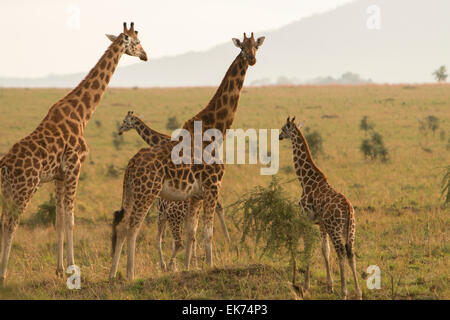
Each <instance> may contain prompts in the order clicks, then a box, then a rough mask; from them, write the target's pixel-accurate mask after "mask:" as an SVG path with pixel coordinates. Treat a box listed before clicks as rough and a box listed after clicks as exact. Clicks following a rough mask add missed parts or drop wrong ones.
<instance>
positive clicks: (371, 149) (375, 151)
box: [360, 132, 388, 162]
mask: <svg viewBox="0 0 450 320" xmlns="http://www.w3.org/2000/svg"><path fill="white" fill-rule="evenodd" d="M360 150H361V152H362V153H363V155H364V158H370V159H371V160H376V159H381V161H383V162H386V161H387V160H388V150H387V149H386V147H385V146H384V141H383V137H382V136H381V134H379V133H378V132H372V136H371V137H370V139H363V141H362V143H361V146H360Z"/></svg>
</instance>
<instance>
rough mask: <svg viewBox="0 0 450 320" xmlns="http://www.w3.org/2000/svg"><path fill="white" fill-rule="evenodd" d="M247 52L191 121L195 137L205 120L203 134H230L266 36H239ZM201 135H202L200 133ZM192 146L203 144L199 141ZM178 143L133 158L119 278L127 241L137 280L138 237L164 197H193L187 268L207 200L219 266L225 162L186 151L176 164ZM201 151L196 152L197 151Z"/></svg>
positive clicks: (208, 246)
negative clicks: (218, 217) (217, 232)
mask: <svg viewBox="0 0 450 320" xmlns="http://www.w3.org/2000/svg"><path fill="white" fill-rule="evenodd" d="M233 42H234V44H235V46H236V47H238V48H239V49H240V50H241V51H240V53H239V54H238V56H237V57H236V58H235V59H234V61H233V62H232V64H231V66H230V67H229V68H228V71H227V72H226V74H225V77H224V78H223V80H222V82H221V84H220V86H219V88H218V89H217V91H216V93H215V94H214V96H213V98H212V99H211V101H210V102H209V103H208V105H207V106H206V107H205V108H204V109H203V110H201V111H200V112H199V113H197V115H195V116H194V117H193V118H191V119H189V120H188V121H186V122H185V124H184V126H183V128H184V129H186V130H187V131H188V132H189V133H190V136H191V137H194V122H196V121H200V122H201V124H202V132H201V134H202V136H203V133H204V132H205V131H207V130H209V129H217V130H218V131H219V132H220V133H221V134H222V136H225V131H226V129H228V128H230V127H231V124H232V123H233V120H234V117H235V115H236V111H237V106H238V102H239V97H240V95H241V90H242V86H243V83H244V79H245V74H246V72H247V69H248V67H249V65H250V66H253V65H254V64H255V63H256V58H255V55H256V51H257V49H258V48H259V47H260V46H261V45H262V44H263V42H264V37H260V38H258V39H257V40H255V38H254V36H253V33H252V34H251V36H250V37H248V38H247V37H246V35H245V33H244V40H243V41H240V40H239V39H233ZM196 134H198V133H196ZM194 140H195V138H194V139H192V150H195V149H198V148H202V146H196V145H194ZM176 144H177V142H173V141H172V143H167V144H164V145H162V146H160V147H155V148H144V149H141V150H139V151H138V153H137V154H136V155H134V156H133V158H131V160H130V161H129V162H128V166H127V169H126V170H125V175H124V182H123V196H122V210H121V211H120V212H121V216H120V217H116V218H117V219H116V221H115V222H116V225H115V229H114V232H115V233H116V235H117V238H116V244H115V249H114V257H113V263H112V266H111V270H110V274H109V277H110V278H114V277H115V276H116V273H117V268H118V265H119V258H120V253H121V251H122V246H123V243H124V241H125V238H126V239H127V277H128V279H129V280H132V279H133V278H134V254H135V245H136V236H137V233H138V231H139V228H140V226H141V223H142V221H143V220H144V217H145V215H146V214H147V212H148V210H149V208H150V206H151V205H152V204H153V202H154V201H155V199H156V198H157V197H158V196H159V197H161V198H163V199H166V200H177V201H179V200H188V199H189V202H190V203H189V213H188V216H187V219H186V239H187V241H186V257H185V267H186V268H187V269H188V268H189V264H190V259H191V253H192V245H193V243H194V241H195V234H196V230H197V226H198V212H199V210H198V208H199V207H200V205H201V204H202V202H203V211H204V214H203V217H204V238H205V251H206V260H207V263H208V265H209V266H212V265H213V259H212V243H211V241H212V236H213V226H214V211H215V208H216V204H217V198H218V196H219V192H220V187H221V184H222V178H223V174H224V172H225V167H224V165H223V164H208V163H206V162H205V161H204V160H202V163H200V164H194V162H195V161H194V156H193V155H192V154H191V155H184V156H186V157H187V158H189V159H190V161H188V162H189V163H180V164H175V163H174V162H173V161H172V158H171V155H172V148H173V147H174V146H175V145H176ZM193 153H194V154H195V151H194V152H193Z"/></svg>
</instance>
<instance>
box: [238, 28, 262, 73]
mask: <svg viewBox="0 0 450 320" xmlns="http://www.w3.org/2000/svg"><path fill="white" fill-rule="evenodd" d="M265 38H266V37H259V38H258V39H257V40H255V37H254V36H253V32H252V35H251V36H250V37H248V38H247V36H246V34H245V32H244V40H243V41H241V40H239V39H236V38H233V43H234V45H235V46H236V47H238V48H240V49H241V50H242V51H241V55H242V57H243V58H244V60H246V61H247V62H248V64H249V65H251V66H253V65H254V64H255V63H256V57H255V56H256V50H258V48H259V47H260V46H262V44H263V42H264V39H265Z"/></svg>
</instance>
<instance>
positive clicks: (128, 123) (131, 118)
mask: <svg viewBox="0 0 450 320" xmlns="http://www.w3.org/2000/svg"><path fill="white" fill-rule="evenodd" d="M135 124H136V116H135V115H134V112H133V111H128V113H127V115H126V116H125V119H123V122H122V125H121V126H120V127H119V132H118V133H117V134H118V135H119V136H120V135H122V133H124V132H126V131H128V130H131V129H134V126H135Z"/></svg>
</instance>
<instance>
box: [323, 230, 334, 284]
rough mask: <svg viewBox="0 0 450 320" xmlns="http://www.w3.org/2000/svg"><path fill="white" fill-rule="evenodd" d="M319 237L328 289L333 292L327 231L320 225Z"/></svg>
mask: <svg viewBox="0 0 450 320" xmlns="http://www.w3.org/2000/svg"><path fill="white" fill-rule="evenodd" d="M320 237H321V238H322V255H323V258H324V260H325V268H326V271H327V285H328V291H329V292H330V293H333V278H332V277H331V268H330V242H329V241H328V234H327V231H326V230H325V228H324V227H323V226H322V225H320Z"/></svg>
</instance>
